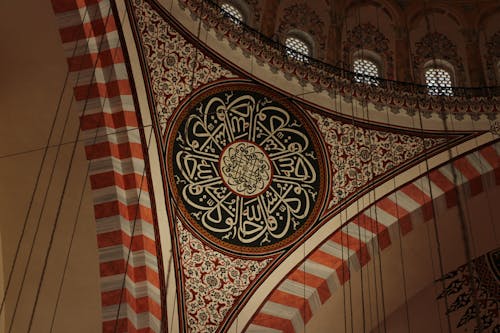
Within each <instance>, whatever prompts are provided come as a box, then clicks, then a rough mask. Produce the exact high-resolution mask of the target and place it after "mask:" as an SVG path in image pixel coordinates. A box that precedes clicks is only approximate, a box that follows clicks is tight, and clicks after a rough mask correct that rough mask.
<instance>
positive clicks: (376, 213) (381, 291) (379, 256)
mask: <svg viewBox="0 0 500 333" xmlns="http://www.w3.org/2000/svg"><path fill="white" fill-rule="evenodd" d="M373 202H374V204H373V208H374V211H375V221H376V228H377V237H378V235H379V234H380V225H379V224H380V222H379V218H378V207H377V205H376V202H377V197H376V193H375V190H373ZM370 215H371V209H370ZM386 230H387V231H388V229H386ZM377 252H378V255H377V257H378V271H379V274H380V296H381V303H382V322H383V324H384V333H387V319H386V318H387V315H386V311H385V293H384V271H383V270H382V250H381V249H380V244H379V246H378V249H377ZM375 277H377V274H375ZM375 282H376V281H375ZM376 294H378V292H377V293H376ZM377 307H378V305H377ZM379 326H380V325H379Z"/></svg>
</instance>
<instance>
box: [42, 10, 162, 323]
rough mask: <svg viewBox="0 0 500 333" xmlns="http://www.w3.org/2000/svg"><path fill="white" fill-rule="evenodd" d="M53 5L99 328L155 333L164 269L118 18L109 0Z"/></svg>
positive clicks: (136, 111)
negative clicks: (73, 122)
mask: <svg viewBox="0 0 500 333" xmlns="http://www.w3.org/2000/svg"><path fill="white" fill-rule="evenodd" d="M52 6H53V9H54V12H55V14H56V17H57V22H58V25H59V32H60V36H61V40H62V43H63V46H64V49H65V52H66V57H67V62H68V69H69V72H70V74H71V75H70V79H71V80H73V82H74V83H73V85H74V102H73V105H74V106H75V109H76V110H75V112H76V113H77V114H78V115H79V116H80V117H81V131H82V135H83V136H84V137H85V140H86V141H85V142H86V144H85V151H86V155H87V159H88V160H89V161H90V166H89V178H90V182H91V188H92V193H93V198H94V214H95V220H96V228H97V244H98V253H99V265H100V276H101V303H102V321H103V332H160V331H161V327H160V326H161V313H162V310H161V304H162V301H161V291H160V290H161V288H162V287H161V281H162V279H161V278H160V277H161V274H162V273H159V268H158V260H159V259H157V258H160V253H159V249H158V247H157V243H156V242H155V235H156V226H155V223H156V222H155V212H154V210H153V209H152V207H151V203H152V201H153V196H152V190H151V188H150V186H149V184H148V173H149V171H148V168H149V167H148V164H147V160H146V159H145V156H146V155H147V151H146V149H147V148H146V147H145V146H144V145H143V143H144V142H145V140H144V139H143V138H141V136H142V135H143V133H142V132H141V131H140V130H139V129H138V125H139V124H140V121H139V120H138V110H137V109H136V106H135V103H134V98H133V96H132V93H133V92H132V84H131V78H130V77H129V74H128V71H127V67H126V64H125V56H124V51H123V49H122V45H121V43H120V35H119V32H118V28H117V20H115V14H114V12H113V8H111V2H110V1H109V0H52ZM132 236H133V237H132Z"/></svg>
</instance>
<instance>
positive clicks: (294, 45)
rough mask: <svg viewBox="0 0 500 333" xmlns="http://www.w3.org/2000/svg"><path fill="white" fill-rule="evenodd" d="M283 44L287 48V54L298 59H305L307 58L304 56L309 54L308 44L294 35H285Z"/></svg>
mask: <svg viewBox="0 0 500 333" xmlns="http://www.w3.org/2000/svg"><path fill="white" fill-rule="evenodd" d="M285 45H286V47H287V48H288V49H287V50H286V54H287V56H289V57H291V58H293V59H296V60H300V61H306V60H307V58H306V57H305V56H309V55H310V54H311V50H310V49H309V46H307V44H306V43H305V42H303V41H301V40H300V39H298V38H295V37H287V39H286V40H285Z"/></svg>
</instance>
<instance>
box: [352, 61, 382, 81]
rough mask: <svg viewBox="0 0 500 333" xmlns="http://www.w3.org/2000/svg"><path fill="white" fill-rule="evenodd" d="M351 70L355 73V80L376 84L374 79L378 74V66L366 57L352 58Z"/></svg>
mask: <svg viewBox="0 0 500 333" xmlns="http://www.w3.org/2000/svg"><path fill="white" fill-rule="evenodd" d="M353 70H354V73H356V74H361V75H355V76H354V80H355V81H356V82H361V83H367V84H373V85H376V86H378V80H377V79H376V78H377V77H378V76H379V73H378V72H379V71H378V66H377V64H376V63H375V62H373V61H371V60H367V59H362V58H358V59H355V60H354V64H353Z"/></svg>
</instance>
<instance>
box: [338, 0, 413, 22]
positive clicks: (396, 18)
mask: <svg viewBox="0 0 500 333" xmlns="http://www.w3.org/2000/svg"><path fill="white" fill-rule="evenodd" d="M364 6H373V7H376V8H381V9H382V11H383V12H385V13H386V15H387V16H388V17H389V18H390V19H391V21H392V23H393V24H394V25H396V26H403V25H404V22H405V19H404V18H405V15H404V12H403V10H402V9H401V6H400V5H399V4H398V3H397V2H395V1H393V0H353V1H351V2H348V3H346V5H345V7H344V12H345V15H346V16H348V14H349V13H350V12H351V11H354V10H356V9H357V8H360V7H364Z"/></svg>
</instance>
